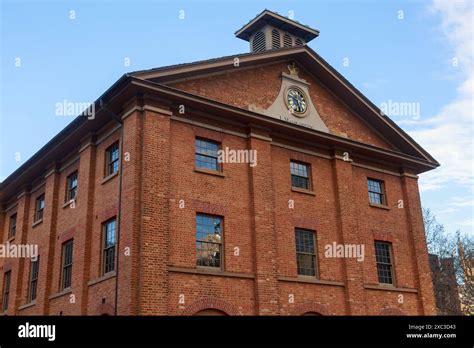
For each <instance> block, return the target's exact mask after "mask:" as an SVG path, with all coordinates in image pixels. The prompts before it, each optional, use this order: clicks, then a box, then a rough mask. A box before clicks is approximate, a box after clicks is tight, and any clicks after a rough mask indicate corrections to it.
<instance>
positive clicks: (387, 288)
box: [364, 284, 418, 294]
mask: <svg viewBox="0 0 474 348" xmlns="http://www.w3.org/2000/svg"><path fill="white" fill-rule="evenodd" d="M364 289H370V290H382V291H396V292H412V293H415V294H416V293H418V290H417V289H411V288H397V287H396V286H395V285H392V284H364Z"/></svg>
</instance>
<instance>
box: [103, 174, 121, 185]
mask: <svg viewBox="0 0 474 348" xmlns="http://www.w3.org/2000/svg"><path fill="white" fill-rule="evenodd" d="M118 174H119V172H118V171H117V172H115V173H112V174H110V175H107V176H106V177H105V178H103V179H102V181H101V182H100V184H101V185H103V184H105V183H106V182H109V181H110V180H112V179H113V178H115V177H116V176H117V175H118Z"/></svg>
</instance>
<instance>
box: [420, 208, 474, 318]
mask: <svg viewBox="0 0 474 348" xmlns="http://www.w3.org/2000/svg"><path fill="white" fill-rule="evenodd" d="M423 223H424V225H425V237H426V245H427V247H428V252H429V254H431V255H436V256H432V257H431V261H432V262H439V261H441V265H442V264H443V263H444V265H447V264H448V265H449V264H450V263H451V262H452V264H453V266H454V274H446V272H451V273H452V271H447V269H443V267H441V269H438V271H439V272H440V273H441V275H439V274H434V272H433V280H434V283H435V284H434V285H435V288H434V291H435V296H436V298H437V305H438V310H440V303H439V302H440V301H442V302H444V304H445V305H446V306H447V307H448V310H449V309H451V310H452V312H455V311H456V309H455V308H454V307H457V299H446V296H445V295H446V284H445V283H446V280H447V279H448V280H449V279H450V278H451V279H453V281H455V282H457V285H458V289H457V291H459V301H460V304H461V306H460V310H461V312H462V313H463V314H464V315H474V274H473V273H474V238H473V237H472V236H468V235H467V234H463V233H461V231H456V233H455V234H450V233H448V232H447V231H446V230H445V228H444V225H443V224H441V223H439V222H438V221H437V220H436V216H434V214H433V213H432V212H431V211H430V210H429V209H427V208H423ZM435 268H436V267H435ZM432 271H433V265H432ZM443 283H444V284H443ZM451 294H452V292H451ZM451 296H453V295H451ZM443 297H444V298H443ZM450 300H451V301H450ZM452 300H455V301H452ZM447 303H448V304H447ZM449 306H451V308H449ZM444 310H446V308H444ZM440 314H445V313H444V312H443V310H441V311H440Z"/></svg>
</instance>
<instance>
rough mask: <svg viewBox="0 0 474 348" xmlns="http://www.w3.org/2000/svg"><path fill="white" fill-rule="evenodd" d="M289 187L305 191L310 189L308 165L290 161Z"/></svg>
mask: <svg viewBox="0 0 474 348" xmlns="http://www.w3.org/2000/svg"><path fill="white" fill-rule="evenodd" d="M290 169H291V186H293V187H298V188H302V189H306V190H310V189H311V180H310V165H309V164H306V163H302V162H297V161H291V162H290Z"/></svg>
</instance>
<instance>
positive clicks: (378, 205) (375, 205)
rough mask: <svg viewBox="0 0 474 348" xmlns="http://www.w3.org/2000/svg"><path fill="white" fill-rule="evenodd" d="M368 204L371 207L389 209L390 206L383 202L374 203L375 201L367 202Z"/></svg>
mask: <svg viewBox="0 0 474 348" xmlns="http://www.w3.org/2000/svg"><path fill="white" fill-rule="evenodd" d="M369 205H370V206H371V207H373V208H379V209H385V210H390V207H389V206H388V205H385V204H376V203H369Z"/></svg>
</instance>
